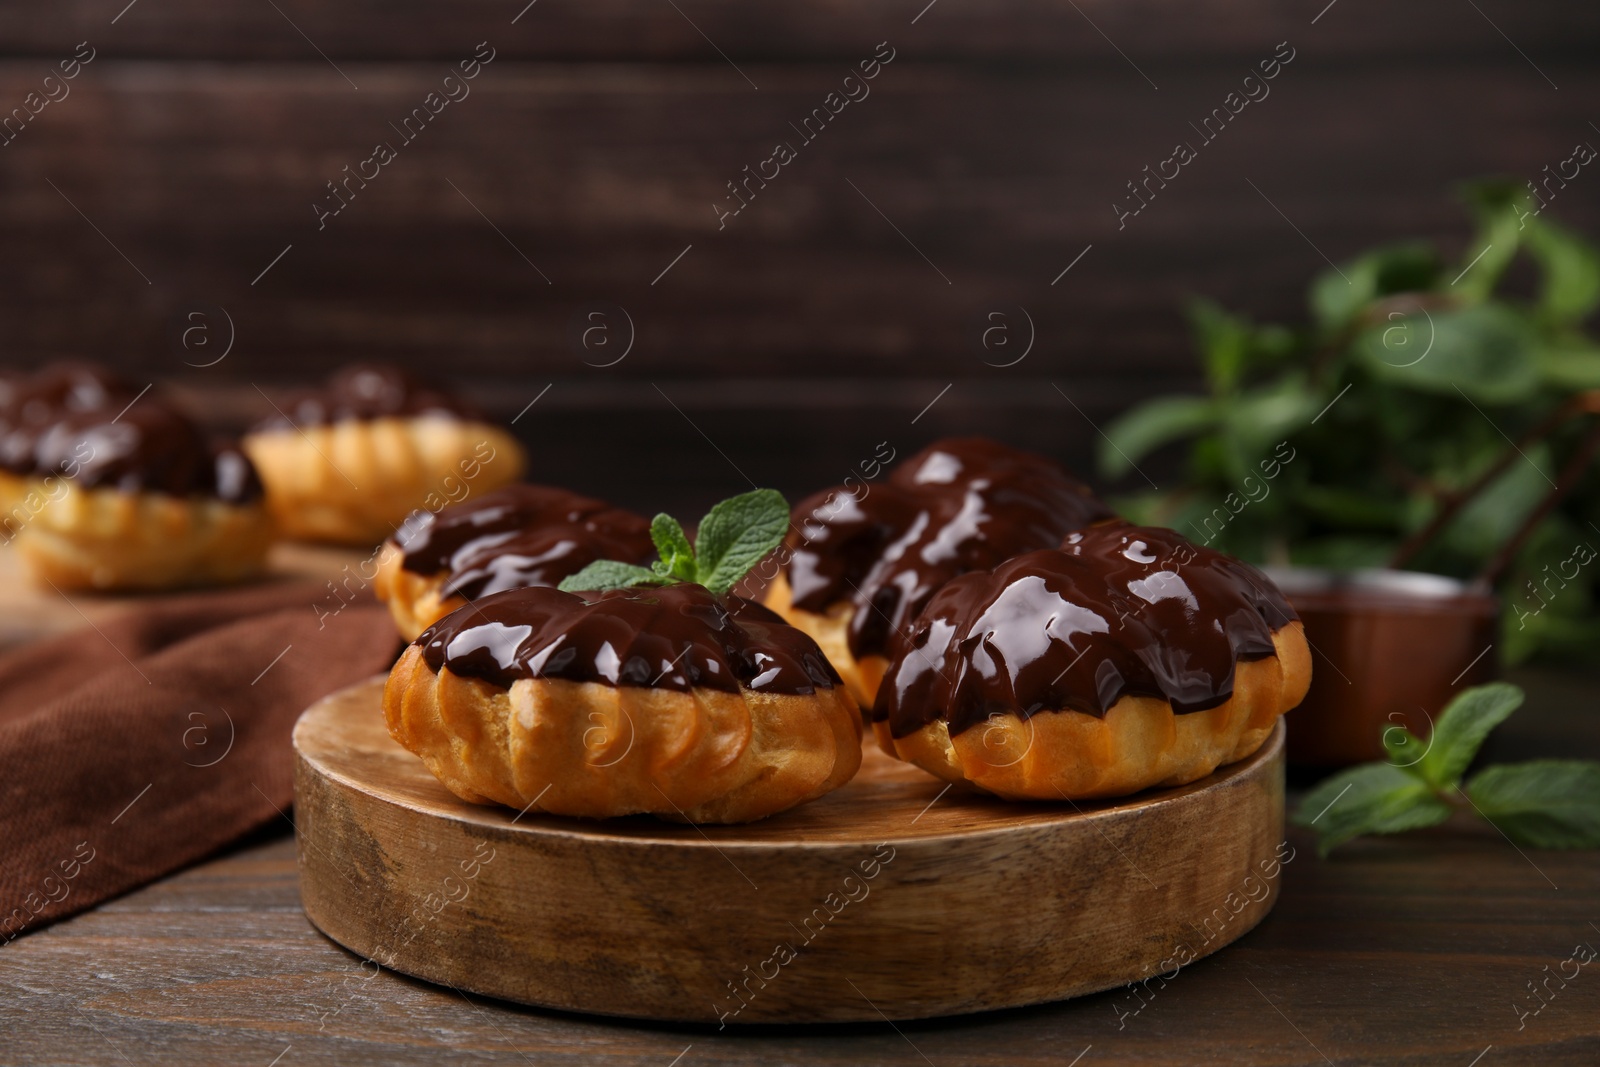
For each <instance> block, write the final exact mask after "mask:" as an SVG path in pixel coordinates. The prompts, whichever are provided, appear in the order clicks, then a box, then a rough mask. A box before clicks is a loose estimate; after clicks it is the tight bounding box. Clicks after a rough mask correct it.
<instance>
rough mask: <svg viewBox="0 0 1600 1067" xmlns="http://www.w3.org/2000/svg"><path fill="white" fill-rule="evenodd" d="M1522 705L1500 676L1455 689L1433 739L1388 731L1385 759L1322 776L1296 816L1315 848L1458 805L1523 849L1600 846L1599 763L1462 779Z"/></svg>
mask: <svg viewBox="0 0 1600 1067" xmlns="http://www.w3.org/2000/svg"><path fill="white" fill-rule="evenodd" d="M1521 703H1522V690H1521V689H1518V688H1517V687H1516V686H1514V685H1507V684H1506V683H1504V682H1495V683H1493V684H1491V685H1481V686H1478V687H1476V688H1474V689H1468V690H1465V691H1464V692H1462V693H1460V694H1458V695H1457V696H1456V698H1455V699H1454V700H1452V701H1451V702H1450V704H1449V705H1448V706H1447V707H1446V708H1445V709H1444V712H1443V713H1442V714H1441V715H1440V716H1439V721H1438V722H1437V723H1436V724H1435V725H1434V727H1433V732H1432V734H1431V736H1430V737H1429V738H1428V740H1426V741H1423V740H1421V739H1420V738H1418V737H1416V736H1415V735H1413V734H1411V733H1410V732H1408V731H1406V730H1403V729H1401V728H1399V727H1391V728H1389V729H1388V730H1386V731H1384V735H1383V747H1384V749H1385V751H1387V752H1388V753H1389V762H1385V763H1363V764H1361V765H1360V766H1359V767H1351V768H1350V769H1349V770H1345V771H1341V772H1340V773H1338V774H1336V775H1334V776H1333V777H1331V778H1328V779H1325V780H1324V781H1322V782H1321V783H1319V784H1318V785H1317V787H1316V788H1315V789H1313V790H1312V791H1311V792H1310V793H1308V794H1307V795H1306V798H1305V800H1304V801H1302V802H1301V804H1300V807H1299V809H1298V810H1297V811H1296V812H1295V815H1294V820H1293V821H1294V823H1295V824H1296V825H1297V826H1310V827H1313V828H1315V829H1316V831H1317V833H1318V835H1319V838H1318V842H1317V848H1318V851H1320V852H1321V853H1322V854H1323V855H1324V856H1326V855H1327V854H1328V850H1329V849H1332V848H1333V847H1335V846H1336V845H1340V844H1343V843H1344V842H1346V841H1349V840H1351V839H1352V838H1356V837H1360V836H1362V835H1363V834H1394V833H1400V832H1401V831H1403V830H1416V829H1420V828H1422V827H1424V826H1436V825H1438V824H1439V823H1442V822H1444V821H1445V820H1446V819H1448V818H1449V817H1450V816H1451V815H1452V814H1454V813H1455V812H1456V811H1458V810H1467V811H1471V812H1474V813H1475V814H1477V815H1479V816H1481V817H1482V818H1484V819H1487V820H1488V821H1489V822H1491V823H1493V824H1494V825H1495V826H1497V827H1499V829H1500V831H1501V832H1502V833H1504V834H1505V835H1506V836H1507V837H1509V838H1510V839H1511V840H1512V841H1514V842H1516V843H1517V844H1519V845H1527V846H1529V847H1531V848H1600V763H1597V762H1594V761H1592V760H1532V761H1530V762H1528V763H1511V764H1501V765H1497V766H1493V767H1487V768H1485V769H1483V770H1481V771H1479V772H1478V773H1477V774H1476V775H1474V776H1473V777H1472V778H1471V779H1470V780H1469V781H1467V783H1466V785H1465V786H1463V785H1462V777H1463V776H1464V775H1465V774H1466V771H1467V767H1468V765H1470V764H1471V763H1472V759H1473V757H1474V756H1476V755H1477V754H1478V749H1479V748H1480V747H1481V746H1482V745H1483V742H1484V739H1485V738H1487V737H1488V736H1489V731H1491V730H1493V729H1494V728H1495V727H1496V726H1498V725H1500V724H1501V723H1502V722H1504V721H1505V720H1506V718H1507V717H1508V716H1510V714H1511V713H1512V712H1513V711H1515V710H1516V709H1517V707H1518V706H1519V705H1521Z"/></svg>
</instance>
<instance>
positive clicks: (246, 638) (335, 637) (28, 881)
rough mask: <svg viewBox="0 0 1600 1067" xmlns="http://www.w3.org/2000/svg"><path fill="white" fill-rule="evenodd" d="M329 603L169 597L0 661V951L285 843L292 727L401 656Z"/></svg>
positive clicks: (266, 589) (352, 607)
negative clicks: (123, 896)
mask: <svg viewBox="0 0 1600 1067" xmlns="http://www.w3.org/2000/svg"><path fill="white" fill-rule="evenodd" d="M325 598H326V591H325V590H324V589H322V588H321V587H319V586H316V585H309V584H306V583H301V582H295V583H282V584H273V585H264V586H255V587H252V588H249V589H242V590H233V591H227V592H220V593H218V592H213V593H197V594H189V595H184V596H177V597H169V598H164V599H162V600H160V601H152V602H151V603H150V604H149V605H147V606H141V607H138V608H134V609H131V610H130V611H129V612H128V613H127V614H126V615H123V616H118V617H116V618H115V619H114V620H111V621H108V622H105V623H102V624H101V625H100V626H98V627H94V626H91V627H89V628H86V629H83V630H79V631H76V632H73V633H71V634H67V635H64V636H61V637H56V638H50V639H47V640H44V641H39V642H36V643H33V644H30V645H27V646H25V647H23V648H20V649H18V650H16V651H13V652H9V653H6V654H4V655H0V945H4V944H5V943H6V942H8V941H10V940H11V939H12V938H14V937H16V936H18V935H20V934H23V933H26V932H28V931H31V930H36V929H38V928H40V927H41V926H44V925H46V924H47V923H50V922H53V921H55V920H57V919H61V918H64V917H66V916H68V915H73V914H76V913H77V912H80V911H83V910H84V909H86V908H90V907H93V906H94V905H95V904H98V903H100V902H101V901H103V900H105V899H107V898H109V897H113V896H116V895H117V894H119V893H124V892H126V891H128V890H130V889H133V888H135V887H136V886H140V885H143V884H144V883H146V882H149V881H151V880H153V879H156V878H159V877H161V876H162V875H164V874H168V873H170V872H172V871H175V870H178V869H179V868H182V867H185V866H187V865H189V864H192V863H194V862H196V861H197V860H200V859H202V858H204V857H206V856H207V855H209V854H211V853H213V852H215V851H217V850H218V849H219V848H221V847H223V846H224V845H227V844H228V843H229V842H231V841H234V840H236V839H238V838H239V837H241V836H242V835H244V834H246V833H248V832H249V831H250V830H252V829H255V828H257V827H259V826H261V825H263V824H265V823H269V822H280V823H282V825H283V826H284V827H285V828H287V827H288V825H289V824H288V823H287V822H285V821H284V820H285V818H286V815H287V812H288V809H289V806H290V804H291V802H292V800H293V788H292V775H293V752H292V750H291V747H290V742H289V735H290V731H291V729H292V728H293V726H294V723H295V719H296V718H298V717H299V715H300V713H301V712H302V711H303V710H305V709H306V708H307V707H308V706H310V705H311V704H313V703H315V702H316V701H317V700H318V699H319V698H320V697H322V696H324V695H326V694H328V693H330V692H332V691H334V690H336V689H339V688H341V687H343V686H346V685H350V684H352V683H354V682H357V681H360V680H361V679H363V678H367V677H370V676H372V675H374V674H377V673H379V672H381V671H386V670H388V669H389V667H390V665H391V664H392V663H393V662H394V658H395V655H396V653H397V652H398V650H399V647H400V641H399V638H398V637H397V636H396V635H395V630H394V624H393V623H391V622H390V621H389V617H388V614H387V613H386V612H385V611H383V610H382V609H381V608H380V607H378V606H377V605H375V604H373V603H372V602H371V601H370V599H369V600H368V601H366V602H365V603H363V602H360V601H357V602H354V603H351V604H348V605H346V606H345V607H344V608H343V609H342V610H341V611H339V612H338V613H337V614H331V613H328V612H326V611H325V610H324V612H323V614H322V617H321V618H320V619H319V617H318V613H317V611H316V610H315V609H314V608H313V607H312V605H313V604H320V603H322V602H323V601H324V600H325Z"/></svg>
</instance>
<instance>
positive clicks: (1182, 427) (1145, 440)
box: [1100, 396, 1221, 478]
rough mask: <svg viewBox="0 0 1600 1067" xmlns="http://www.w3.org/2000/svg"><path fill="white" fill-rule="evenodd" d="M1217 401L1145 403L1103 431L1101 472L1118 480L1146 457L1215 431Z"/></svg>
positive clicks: (1168, 399) (1185, 398)
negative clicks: (1171, 443) (1201, 434)
mask: <svg viewBox="0 0 1600 1067" xmlns="http://www.w3.org/2000/svg"><path fill="white" fill-rule="evenodd" d="M1220 414H1221V412H1220V410H1219V409H1218V407H1217V404H1216V401H1214V400H1212V399H1211V398H1210V397H1202V396H1162V397H1156V398H1155V399H1154V400H1147V401H1145V402H1144V403H1143V404H1140V405H1139V406H1138V407H1136V408H1134V409H1133V410H1132V411H1129V412H1128V413H1127V414H1125V415H1123V416H1122V417H1121V418H1119V419H1117V420H1116V421H1115V422H1113V423H1112V424H1111V425H1110V426H1107V427H1106V436H1105V438H1103V446H1102V447H1101V449H1100V469H1101V470H1102V471H1104V472H1105V474H1106V477H1108V478H1116V477H1120V476H1122V475H1124V474H1126V473H1128V472H1129V471H1131V470H1132V469H1133V465H1134V464H1135V463H1137V462H1139V460H1140V459H1142V458H1143V457H1144V456H1145V454H1146V453H1149V452H1152V451H1154V450H1155V449H1157V448H1159V447H1161V446H1162V445H1164V444H1167V443H1168V442H1171V441H1176V440H1177V439H1179V438H1180V437H1192V436H1194V435H1195V434H1198V433H1203V432H1205V431H1207V430H1210V429H1212V428H1214V427H1215V426H1216V425H1217V422H1218V420H1219V417H1220Z"/></svg>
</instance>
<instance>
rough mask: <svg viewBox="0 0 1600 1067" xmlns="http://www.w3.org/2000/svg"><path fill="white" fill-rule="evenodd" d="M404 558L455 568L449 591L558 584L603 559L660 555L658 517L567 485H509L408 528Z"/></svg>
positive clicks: (429, 567) (415, 565)
mask: <svg viewBox="0 0 1600 1067" xmlns="http://www.w3.org/2000/svg"><path fill="white" fill-rule="evenodd" d="M398 540H399V543H400V547H401V548H402V549H403V551H404V553H405V555H404V557H403V559H402V563H401V565H402V566H403V567H404V568H405V569H406V570H408V571H412V572H413V573H416V574H422V575H428V576H432V575H435V574H438V573H440V572H441V571H448V572H449V576H448V577H447V578H446V580H445V584H444V589H443V595H444V596H447V597H449V596H464V597H466V598H467V599H468V600H476V599H477V598H478V597H480V596H484V595H486V594H490V593H499V592H503V591H505V590H507V589H521V588H523V587H526V586H535V585H556V584H558V583H559V582H560V581H561V579H563V578H566V577H568V576H570V575H573V574H577V573H578V572H579V571H581V570H582V569H583V568H584V567H586V566H588V565H589V564H590V563H593V562H594V561H595V560H601V559H615V560H622V561H623V562H625V563H639V564H644V563H646V562H648V561H649V560H650V559H651V558H652V557H654V555H655V548H654V546H653V545H652V543H651V541H650V524H649V522H647V521H646V520H645V519H644V518H643V517H642V516H639V515H635V514H634V513H633V512H631V511H623V510H622V509H620V508H614V507H612V506H611V505H609V504H606V503H604V502H603V501H600V500H593V499H591V498H589V497H586V496H579V495H578V494H577V493H571V492H568V491H567V490H565V489H555V488H551V487H549V486H542V485H508V486H505V487H503V488H500V489H496V490H494V491H492V492H488V493H484V494H483V495H482V496H480V497H478V498H477V499H475V500H469V501H467V502H465V503H462V504H457V505H455V506H453V507H448V508H445V509H444V510H443V511H441V512H439V513H438V514H437V515H428V516H425V517H424V518H423V519H422V520H421V522H420V523H419V524H417V525H415V526H412V527H409V528H402V530H401V534H400V537H399V539H398Z"/></svg>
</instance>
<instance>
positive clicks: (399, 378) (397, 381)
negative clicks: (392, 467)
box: [256, 364, 484, 430]
mask: <svg viewBox="0 0 1600 1067" xmlns="http://www.w3.org/2000/svg"><path fill="white" fill-rule="evenodd" d="M278 407H279V409H280V410H279V412H275V413H274V414H273V415H272V417H271V418H268V419H265V420H263V421H262V422H261V423H259V424H258V425H257V426H256V429H257V430H283V429H289V428H291V426H327V425H330V424H332V423H336V422H346V421H348V420H351V419H382V418H391V417H407V416H424V415H436V416H443V417H445V418H452V419H461V420H463V421H472V422H482V421H484V419H483V416H482V414H481V413H480V412H479V411H478V410H477V409H476V408H475V407H473V406H472V405H471V404H469V403H467V402H466V401H465V400H463V399H462V398H461V397H458V396H455V395H454V394H452V393H448V392H445V391H444V390H442V389H437V388H434V387H432V386H430V385H428V384H426V383H424V382H423V381H422V380H421V379H419V378H417V377H416V376H414V375H412V374H411V373H409V372H407V371H404V370H401V369H400V368H399V367H389V366H381V365H377V364H357V365H355V366H350V367H346V368H344V369H343V370H341V371H340V372H339V373H338V374H335V375H334V376H333V377H332V378H330V379H328V383H327V384H326V385H324V386H323V387H322V388H320V389H301V390H298V391H296V392H294V393H291V394H290V395H289V396H288V397H287V398H286V399H285V400H284V401H283V402H281V403H280V404H279V405H278Z"/></svg>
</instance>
